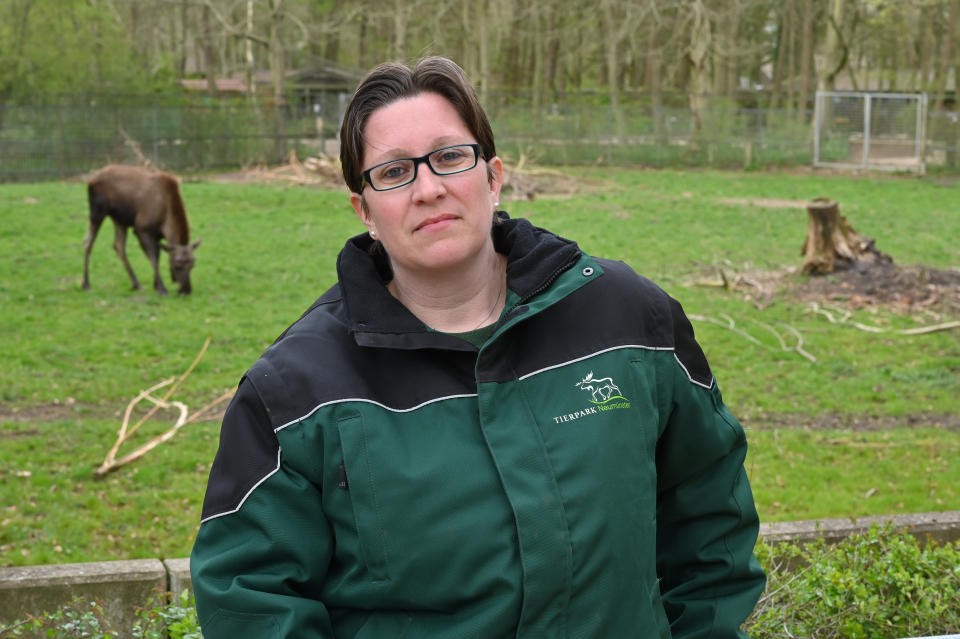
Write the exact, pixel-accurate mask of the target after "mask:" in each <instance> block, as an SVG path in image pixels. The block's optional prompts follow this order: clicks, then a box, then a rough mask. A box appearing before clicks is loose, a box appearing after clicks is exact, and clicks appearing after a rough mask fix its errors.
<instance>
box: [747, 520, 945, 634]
mask: <svg viewBox="0 0 960 639" xmlns="http://www.w3.org/2000/svg"><path fill="white" fill-rule="evenodd" d="M757 556H758V559H759V560H760V563H761V564H762V565H763V566H764V567H765V568H766V570H767V576H768V582H767V588H766V591H765V592H764V594H763V596H762V597H761V599H760V602H759V603H758V605H757V608H756V610H754V613H753V615H752V616H751V617H750V619H749V620H748V621H747V624H746V626H745V627H746V629H747V631H748V632H749V634H750V636H751V637H752V639H779V638H788V637H817V638H818V639H834V638H845V639H861V638H871V637H919V636H929V635H940V634H944V633H946V632H948V631H953V632H956V631H957V630H958V629H960V544H958V543H952V544H937V543H936V542H934V541H932V540H931V541H929V542H928V543H927V544H926V545H924V546H921V545H920V543H919V542H918V541H917V540H916V538H914V537H913V536H912V535H909V534H902V533H896V532H895V531H894V530H893V529H892V528H891V527H889V526H888V527H878V526H873V527H872V528H871V529H870V530H869V531H867V532H865V533H863V534H859V535H853V536H851V537H848V538H846V539H845V540H843V541H842V542H839V543H837V544H835V545H829V544H827V543H825V542H824V541H823V540H822V539H821V540H820V541H818V542H816V543H813V544H810V545H807V546H797V545H793V544H780V545H777V546H771V545H768V544H763V543H760V544H759V545H758V546H757Z"/></svg>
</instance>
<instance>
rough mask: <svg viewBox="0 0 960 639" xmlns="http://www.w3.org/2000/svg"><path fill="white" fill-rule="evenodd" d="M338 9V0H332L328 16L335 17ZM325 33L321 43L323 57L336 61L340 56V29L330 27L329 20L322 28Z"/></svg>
mask: <svg viewBox="0 0 960 639" xmlns="http://www.w3.org/2000/svg"><path fill="white" fill-rule="evenodd" d="M339 11H340V0H333V4H332V6H331V7H330V10H329V11H328V12H327V16H328V17H333V19H336V18H337V14H338V13H339ZM324 32H325V34H326V39H325V42H324V45H323V57H324V58H325V59H327V60H330V61H331V62H336V61H337V59H338V58H339V57H340V29H331V28H330V25H329V22H328V24H327V28H326V29H324Z"/></svg>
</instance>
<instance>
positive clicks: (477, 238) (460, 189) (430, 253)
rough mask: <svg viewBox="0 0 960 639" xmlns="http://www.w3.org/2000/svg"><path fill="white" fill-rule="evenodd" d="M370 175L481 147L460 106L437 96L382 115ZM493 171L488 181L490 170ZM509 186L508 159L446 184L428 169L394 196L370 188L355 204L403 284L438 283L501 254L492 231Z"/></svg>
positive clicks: (369, 141)
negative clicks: (410, 279) (386, 165)
mask: <svg viewBox="0 0 960 639" xmlns="http://www.w3.org/2000/svg"><path fill="white" fill-rule="evenodd" d="M363 138H364V158H363V167H362V168H363V169H364V170H366V169H369V168H370V167H373V166H375V165H377V164H380V163H381V162H387V161H389V160H394V159H397V158H413V157H420V156H422V155H426V154H427V153H430V152H431V151H434V150H436V149H439V148H442V147H446V146H450V145H454V144H470V143H475V142H476V141H477V140H476V139H475V138H474V137H473V135H471V133H470V130H469V129H468V128H467V125H466V124H465V123H464V122H463V120H462V119H461V118H460V115H459V114H458V113H457V111H456V109H454V107H453V105H452V104H450V102H449V101H447V99H446V98H444V97H442V96H440V95H438V94H436V93H421V94H419V95H417V96H414V97H411V98H403V99H400V100H397V101H395V102H392V103H391V104H388V105H387V106H385V107H381V108H380V109H378V110H376V111H374V112H373V113H372V114H371V115H370V117H369V118H367V123H366V126H365V127H364V132H363ZM487 163H489V165H490V167H491V168H492V169H493V174H494V179H493V180H488V172H487V166H486V164H487ZM502 183H503V164H502V163H501V161H500V158H498V157H494V158H490V159H489V160H488V161H487V162H484V158H482V157H481V158H480V159H479V161H478V162H477V165H476V166H475V167H473V168H472V169H469V170H467V171H464V172H462V173H456V174H453V175H444V176H439V175H436V174H434V173H433V172H432V171H431V170H430V168H429V167H428V166H427V165H426V164H425V163H421V164H420V165H419V166H418V167H417V177H416V179H415V180H414V181H413V182H412V183H410V184H407V185H405V186H401V187H399V188H396V189H392V190H389V191H375V190H374V189H372V188H371V187H370V186H369V185H367V186H366V187H365V188H364V196H365V198H366V205H367V206H366V210H364V207H363V204H362V202H363V200H362V199H361V196H360V194H359V193H352V194H351V195H350V203H351V204H352V205H353V208H354V210H355V211H356V212H357V215H358V216H359V217H360V220H361V221H362V222H363V223H364V224H365V225H366V227H367V229H368V230H369V231H371V234H372V235H373V236H374V237H375V238H376V239H378V240H380V241H381V242H382V243H383V247H384V249H386V251H387V254H388V255H389V256H390V262H391V265H392V266H393V270H394V274H395V276H397V277H404V276H408V275H409V276H414V277H417V276H421V277H423V276H425V277H430V276H432V275H437V274H439V273H440V272H442V271H444V270H451V271H452V270H456V269H457V268H458V267H464V266H469V264H470V263H471V260H476V259H478V258H480V257H481V256H482V255H483V253H484V251H487V250H489V251H492V250H493V242H492V240H491V238H490V226H491V223H492V216H493V211H494V208H495V206H496V202H497V201H498V200H499V197H500V186H501V184H502Z"/></svg>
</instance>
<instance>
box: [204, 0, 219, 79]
mask: <svg viewBox="0 0 960 639" xmlns="http://www.w3.org/2000/svg"><path fill="white" fill-rule="evenodd" d="M201 16H202V17H201V19H202V20H203V36H202V38H203V40H202V46H203V67H204V73H205V75H206V76H207V95H209V96H210V97H211V98H212V97H213V96H215V95H216V93H217V80H216V75H217V72H216V64H215V62H214V53H213V29H212V28H211V26H210V5H206V4H205V5H203V13H202V14H201Z"/></svg>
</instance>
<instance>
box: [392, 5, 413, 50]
mask: <svg viewBox="0 0 960 639" xmlns="http://www.w3.org/2000/svg"><path fill="white" fill-rule="evenodd" d="M408 12H409V8H408V7H407V3H406V0H394V6H393V38H394V39H393V57H394V58H396V59H397V60H405V59H406V57H407V18H408Z"/></svg>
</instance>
